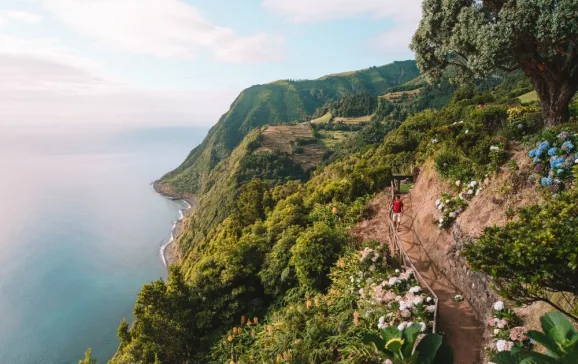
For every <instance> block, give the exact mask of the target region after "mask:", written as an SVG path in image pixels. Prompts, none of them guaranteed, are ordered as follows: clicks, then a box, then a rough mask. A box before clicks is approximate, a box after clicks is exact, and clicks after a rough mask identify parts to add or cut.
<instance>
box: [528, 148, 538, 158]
mask: <svg viewBox="0 0 578 364" xmlns="http://www.w3.org/2000/svg"><path fill="white" fill-rule="evenodd" d="M536 152H537V150H536V149H532V150H531V151H530V158H534V157H536Z"/></svg>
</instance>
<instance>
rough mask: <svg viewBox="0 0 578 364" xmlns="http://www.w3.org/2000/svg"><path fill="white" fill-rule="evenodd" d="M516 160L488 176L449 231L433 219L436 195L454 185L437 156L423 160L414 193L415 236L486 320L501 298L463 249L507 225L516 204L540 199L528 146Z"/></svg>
mask: <svg viewBox="0 0 578 364" xmlns="http://www.w3.org/2000/svg"><path fill="white" fill-rule="evenodd" d="M511 160H512V162H511V163H510V164H509V165H507V166H504V167H503V168H502V170H501V171H500V172H499V173H498V174H497V175H496V176H491V178H488V179H487V180H486V181H485V182H482V183H484V189H483V192H482V193H480V195H479V196H476V197H474V199H473V200H472V201H471V202H470V204H469V206H468V207H467V209H466V211H465V212H464V213H463V214H461V215H460V217H458V219H457V220H456V222H455V223H454V225H453V226H452V228H451V229H450V230H449V231H447V232H446V231H443V230H440V229H439V228H438V227H437V224H434V223H433V221H434V220H437V219H438V218H439V216H438V215H437V213H438V211H437V209H436V207H435V201H436V200H437V199H439V198H440V196H441V194H442V192H444V191H450V190H451V187H452V186H451V185H450V183H449V182H445V181H443V180H442V179H441V178H440V177H439V175H438V174H437V173H436V171H435V168H434V166H433V163H432V162H427V163H426V164H425V165H424V166H423V168H422V171H421V173H420V176H419V178H418V180H417V183H416V185H415V187H414V188H413V190H412V193H411V196H412V205H413V210H414V219H415V220H414V223H413V226H414V230H415V237H414V239H419V240H420V241H421V243H422V245H423V247H424V248H425V250H426V251H427V254H428V255H429V257H430V258H431V260H432V262H433V263H434V264H435V265H436V266H437V267H438V268H439V269H440V270H441V271H442V272H443V273H444V274H445V275H446V276H447V278H448V279H449V280H450V282H451V283H452V284H453V285H455V286H456V288H458V289H459V290H460V291H461V292H462V295H463V296H464V298H465V299H466V300H468V302H469V303H470V304H471V305H472V307H473V308H474V311H475V314H476V316H477V317H478V319H479V320H480V321H485V320H486V319H487V318H488V317H489V316H490V315H491V306H492V303H493V302H495V301H496V300H498V299H499V298H498V296H497V295H496V294H495V293H494V291H493V290H492V288H491V282H490V281H489V279H488V278H487V277H486V276H485V275H483V274H480V273H476V272H473V271H471V270H470V269H469V268H468V265H467V263H466V261H465V259H464V258H463V257H462V256H461V251H462V249H463V247H464V245H465V244H468V243H469V242H471V241H473V240H474V239H476V238H477V237H478V236H480V235H481V233H482V232H483V230H484V228H485V227H487V226H492V225H498V226H503V225H505V223H506V222H507V221H508V217H507V215H508V211H509V210H510V209H512V210H515V209H517V208H519V207H522V206H525V205H529V204H532V203H536V202H537V201H539V200H540V195H539V194H538V192H536V190H535V189H534V188H532V187H531V186H527V185H526V180H527V177H528V176H529V174H530V168H531V166H530V160H529V159H528V158H527V157H526V153H525V151H523V150H522V149H521V148H516V151H515V152H514V154H513V156H512V159H511ZM514 166H515V167H514ZM526 313H528V312H526Z"/></svg>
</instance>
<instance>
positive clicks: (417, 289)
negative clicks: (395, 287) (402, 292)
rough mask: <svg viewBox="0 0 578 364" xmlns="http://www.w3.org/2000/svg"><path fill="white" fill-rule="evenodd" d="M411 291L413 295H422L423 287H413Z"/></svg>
mask: <svg viewBox="0 0 578 364" xmlns="http://www.w3.org/2000/svg"><path fill="white" fill-rule="evenodd" d="M409 291H410V292H411V293H413V294H416V293H420V292H421V287H420V286H413V287H411V288H410V289H409Z"/></svg>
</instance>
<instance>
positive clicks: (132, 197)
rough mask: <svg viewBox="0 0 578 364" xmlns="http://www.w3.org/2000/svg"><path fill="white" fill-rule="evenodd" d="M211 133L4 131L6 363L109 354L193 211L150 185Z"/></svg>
mask: <svg viewBox="0 0 578 364" xmlns="http://www.w3.org/2000/svg"><path fill="white" fill-rule="evenodd" d="M206 132H207V130H206V129H202V128H183V127H165V128H141V129H133V130H126V131H122V132H121V131H114V132H111V131H94V132H88V131H86V130H84V131H74V130H72V131H70V130H64V129H63V130H62V131H59V130H51V131H45V132H39V131H35V130H25V129H22V130H1V126H0V364H68V363H74V364H76V363H78V360H79V359H81V358H82V357H83V353H84V351H85V349H86V348H88V347H92V348H93V355H94V357H95V358H96V359H98V363H100V364H102V363H106V361H107V360H108V359H110V357H111V356H112V355H113V353H114V352H115V350H116V347H117V346H118V340H117V338H116V328H117V326H118V324H119V322H120V320H121V319H122V318H123V317H126V318H127V319H128V320H131V317H132V316H131V312H132V308H133V305H134V302H135V299H136V295H137V293H138V291H139V289H140V287H141V286H142V285H143V284H144V283H147V282H150V281H152V280H155V279H158V278H161V277H166V270H165V268H164V266H163V264H162V261H161V259H160V256H159V247H160V246H161V245H162V244H163V243H165V242H166V241H167V239H168V238H169V236H170V230H171V225H172V223H173V221H175V220H176V219H177V218H178V216H179V209H180V208H182V206H181V205H179V204H178V203H175V202H172V201H169V200H166V199H164V198H162V197H161V196H159V195H157V194H156V193H154V191H153V190H152V188H151V187H150V185H149V184H150V182H152V181H153V180H155V179H156V178H158V177H160V176H161V175H162V174H163V173H165V172H167V171H169V170H170V169H172V168H174V167H176V166H177V165H178V164H179V163H180V162H181V161H182V160H183V159H184V158H185V157H186V155H187V153H188V152H189V151H190V150H191V149H192V147H194V146H195V145H197V144H198V143H199V142H200V141H201V140H202V138H203V137H204V136H205V134H206Z"/></svg>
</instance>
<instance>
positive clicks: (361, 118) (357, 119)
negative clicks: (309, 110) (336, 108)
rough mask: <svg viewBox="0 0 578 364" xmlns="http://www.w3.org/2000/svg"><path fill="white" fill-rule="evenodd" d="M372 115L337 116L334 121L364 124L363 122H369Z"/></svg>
mask: <svg viewBox="0 0 578 364" xmlns="http://www.w3.org/2000/svg"><path fill="white" fill-rule="evenodd" d="M372 117H373V115H365V116H359V117H355V118H344V117H336V118H335V119H333V122H335V123H344V124H362V123H369V122H370V121H371V118H372Z"/></svg>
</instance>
